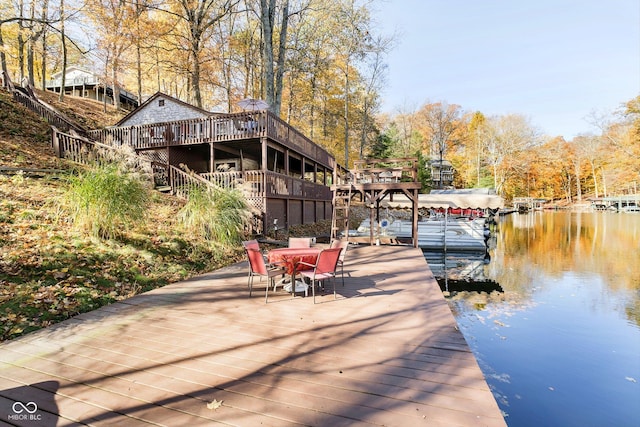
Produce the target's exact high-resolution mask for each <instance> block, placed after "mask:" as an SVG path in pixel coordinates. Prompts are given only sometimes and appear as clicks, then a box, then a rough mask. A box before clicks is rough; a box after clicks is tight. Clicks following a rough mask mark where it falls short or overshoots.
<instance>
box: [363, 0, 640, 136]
mask: <svg viewBox="0 0 640 427" xmlns="http://www.w3.org/2000/svg"><path fill="white" fill-rule="evenodd" d="M376 8H377V9H378V10H377V12H376V13H375V14H374V15H373V18H374V19H375V21H376V22H377V23H378V24H379V27H378V30H379V31H380V32H381V33H383V34H386V35H391V34H396V46H395V47H394V48H393V49H392V51H391V52H390V54H389V56H388V60H387V63H388V67H389V68H388V75H387V81H386V84H385V86H384V90H383V105H382V107H383V108H382V110H383V111H384V112H388V113H392V114H394V113H398V112H401V111H402V112H412V111H415V110H417V109H419V108H420V107H421V106H422V105H424V104H427V103H430V102H446V103H448V104H456V105H459V106H460V107H461V109H462V110H463V111H480V112H482V113H483V114H484V115H486V116H494V115H496V116H500V115H506V114H519V115H522V116H525V117H526V118H528V119H529V123H530V124H531V125H532V126H534V127H536V128H537V129H539V131H540V132H541V133H542V134H544V135H548V136H563V137H564V138H565V139H566V140H570V139H572V138H573V137H575V136H576V135H579V134H584V133H589V132H593V133H598V131H597V129H596V128H595V127H594V126H593V125H592V124H590V123H589V120H588V116H589V115H590V114H592V113H594V112H595V113H597V114H611V113H612V112H613V111H615V110H617V109H619V108H620V106H621V105H622V104H624V103H626V102H627V101H629V100H631V99H633V98H635V97H636V96H638V95H640V1H638V0H379V1H378V2H377V3H376Z"/></svg>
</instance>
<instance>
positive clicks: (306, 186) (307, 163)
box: [89, 93, 336, 233]
mask: <svg viewBox="0 0 640 427" xmlns="http://www.w3.org/2000/svg"><path fill="white" fill-rule="evenodd" d="M89 138H90V139H92V140H94V141H97V142H100V143H102V144H106V145H110V146H120V145H129V146H131V147H132V148H133V149H134V150H135V151H136V153H137V154H138V155H140V156H143V157H145V158H147V159H148V160H150V161H151V162H152V165H153V168H154V174H155V176H156V181H157V182H159V183H162V184H164V185H167V186H168V187H170V188H171V189H172V191H174V192H177V193H179V191H180V186H181V180H184V179H185V178H184V173H185V172H188V173H189V175H190V176H191V177H192V178H191V179H197V180H206V181H209V182H212V183H214V184H217V185H220V186H223V187H232V186H238V187H239V188H241V189H242V190H243V191H244V192H245V194H246V196H247V198H248V200H249V202H250V203H251V204H252V206H253V207H254V208H255V209H256V211H258V212H260V214H259V215H258V216H257V217H256V218H255V221H254V231H255V232H257V233H264V232H266V231H267V230H268V229H270V228H272V227H273V226H274V224H276V223H277V225H278V227H279V228H283V227H289V226H292V225H298V224H309V223H314V222H317V221H320V220H325V219H330V218H331V216H332V192H331V188H330V185H331V184H332V176H333V172H334V169H335V167H336V161H335V158H334V157H333V156H332V155H331V154H329V152H328V151H327V150H325V149H324V148H323V147H321V146H319V145H317V144H315V143H314V142H313V141H311V140H310V139H309V138H307V137H306V136H305V135H303V134H302V132H300V131H298V130H297V129H295V128H294V127H292V126H291V125H289V124H288V123H286V122H285V121H283V120H282V119H280V118H279V117H277V116H276V115H275V114H273V113H271V112H269V111H268V110H257V111H244V112H240V113H230V114H221V113H210V112H206V111H204V110H201V109H198V108H196V107H193V106H190V105H189V104H186V103H184V102H182V101H180V100H178V99H176V98H173V97H171V96H169V95H166V94H163V93H157V94H155V95H154V96H152V97H151V98H149V99H148V100H147V101H145V102H144V103H143V104H142V105H141V106H140V107H139V108H137V109H136V110H135V111H133V112H131V113H130V114H129V115H127V116H126V117H124V118H123V119H122V120H121V121H120V122H119V123H118V124H117V125H116V126H113V127H110V128H107V129H101V130H94V131H90V132H89ZM276 220H277V222H276Z"/></svg>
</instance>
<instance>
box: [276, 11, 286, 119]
mask: <svg viewBox="0 0 640 427" xmlns="http://www.w3.org/2000/svg"><path fill="white" fill-rule="evenodd" d="M288 28H289V0H285V2H284V5H283V6H282V26H281V27H280V41H279V45H278V59H277V62H278V66H277V69H276V76H275V79H276V81H275V87H274V91H275V93H274V101H273V102H274V104H275V105H274V106H273V109H272V111H273V112H275V113H276V115H278V116H280V109H281V107H282V87H283V76H284V60H285V56H286V50H287V31H288Z"/></svg>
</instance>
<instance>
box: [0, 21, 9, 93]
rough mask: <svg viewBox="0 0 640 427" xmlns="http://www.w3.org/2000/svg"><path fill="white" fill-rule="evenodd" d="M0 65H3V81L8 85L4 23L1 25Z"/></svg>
mask: <svg viewBox="0 0 640 427" xmlns="http://www.w3.org/2000/svg"><path fill="white" fill-rule="evenodd" d="M0 66H1V67H2V81H3V82H4V84H5V87H6V86H7V84H8V82H7V81H6V79H8V78H9V71H8V70H7V56H6V54H5V53H4V40H3V39H2V25H0Z"/></svg>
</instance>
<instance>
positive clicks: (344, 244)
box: [330, 239, 349, 286]
mask: <svg viewBox="0 0 640 427" xmlns="http://www.w3.org/2000/svg"><path fill="white" fill-rule="evenodd" d="M330 247H332V248H340V258H338V267H340V274H342V286H344V257H345V255H346V254H347V249H348V248H349V241H348V240H347V239H334V240H332V241H331V245H330Z"/></svg>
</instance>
